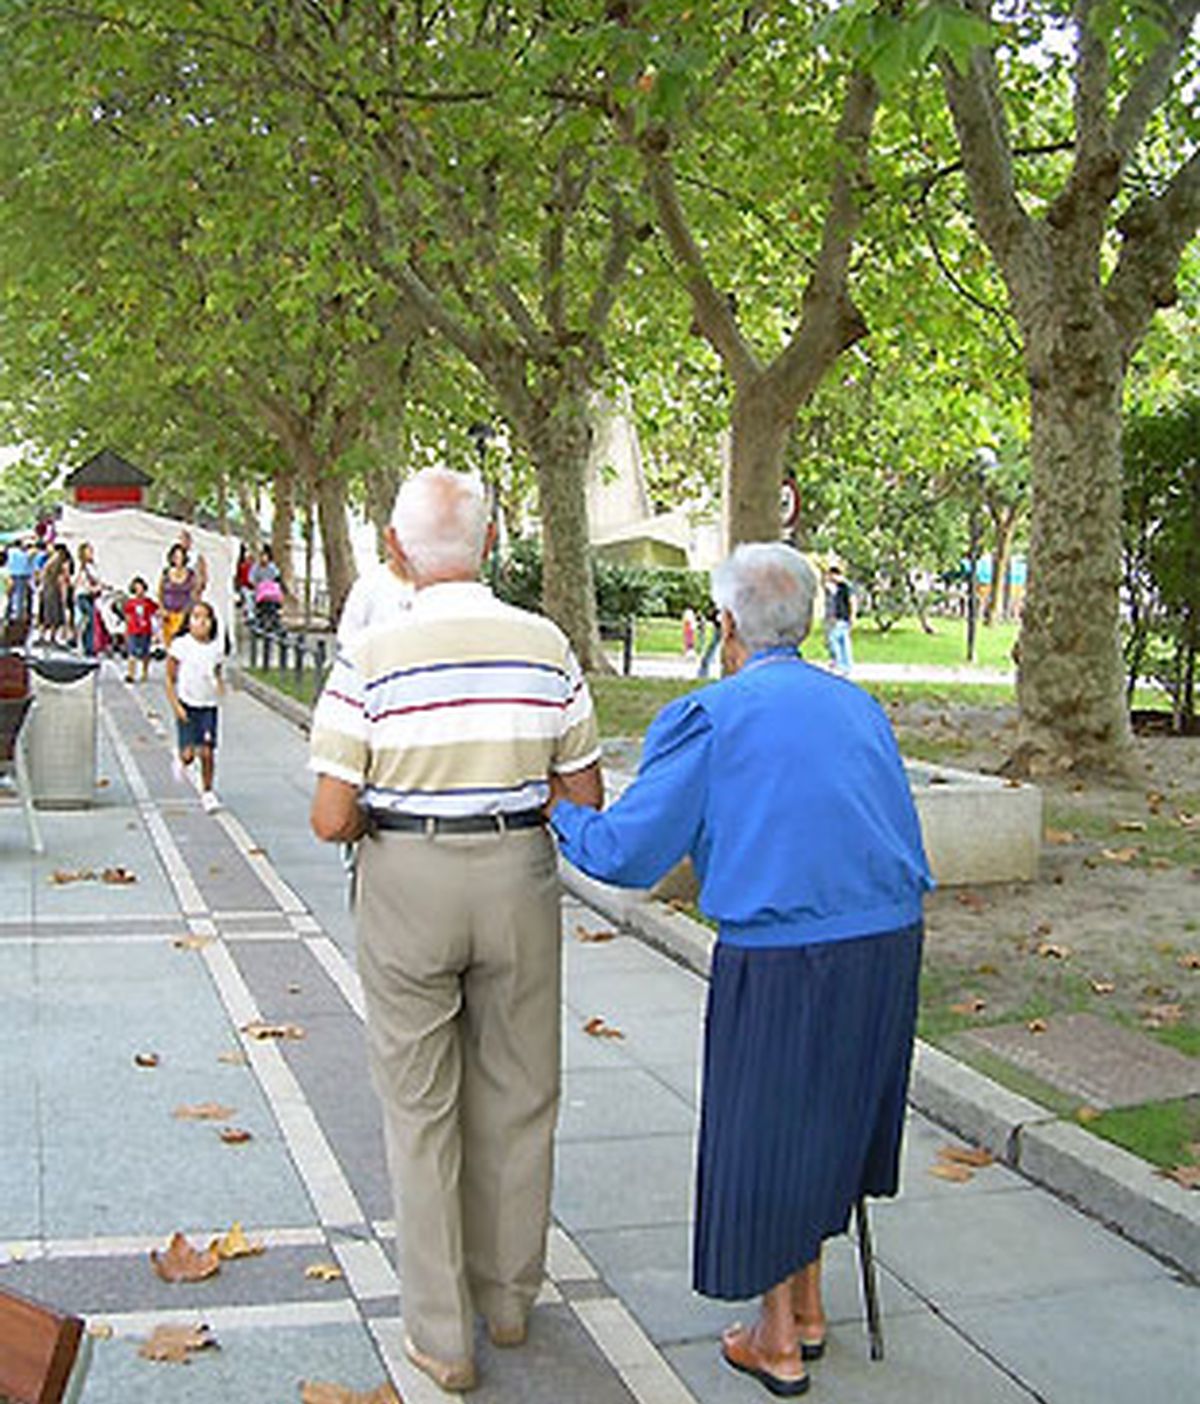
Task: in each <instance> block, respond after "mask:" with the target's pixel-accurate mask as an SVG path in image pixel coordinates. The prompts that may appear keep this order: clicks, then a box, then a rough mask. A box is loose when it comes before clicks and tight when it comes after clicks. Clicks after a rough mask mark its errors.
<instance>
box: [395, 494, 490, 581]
mask: <svg viewBox="0 0 1200 1404" xmlns="http://www.w3.org/2000/svg"><path fill="white" fill-rule="evenodd" d="M392 527H393V529H394V530H395V533H396V537H397V539H398V540H399V542H400V545H401V547H402V548H403V550H404V554H405V555H406V556H407V557H408V559H409V562H410V563H411V565H412V568H413V571H414V572H415V574H416V575H417V576H418V578H421V579H429V578H443V577H448V576H462V577H470V576H473V575H475V574H476V572H477V571H478V570H479V565H480V562H481V561H482V560H483V546H484V538H485V536H486V535H487V500H486V498H485V496H484V491H483V483H482V482H481V481H480V479H479V477H478V475H477V474H475V473H456V472H454V471H453V470H451V469H449V468H422V469H421V471H420V472H419V473H415V474H414V475H413V476H412V477H411V478H408V479H407V480H406V481H405V482H403V483H402V484H401V485H400V491H399V492H398V493H397V494H396V504H395V506H394V507H393V508H392Z"/></svg>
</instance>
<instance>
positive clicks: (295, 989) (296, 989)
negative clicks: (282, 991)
mask: <svg viewBox="0 0 1200 1404" xmlns="http://www.w3.org/2000/svg"><path fill="white" fill-rule="evenodd" d="M287 992H288V994H303V993H304V990H303V988H302V987H301V986H300V985H297V984H296V982H295V981H294V980H293V981H292V983H291V984H290V985H288V987H287Z"/></svg>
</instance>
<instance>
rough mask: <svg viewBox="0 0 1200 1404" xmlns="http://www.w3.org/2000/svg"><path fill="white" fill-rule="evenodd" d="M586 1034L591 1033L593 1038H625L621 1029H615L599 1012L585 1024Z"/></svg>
mask: <svg viewBox="0 0 1200 1404" xmlns="http://www.w3.org/2000/svg"><path fill="white" fill-rule="evenodd" d="M583 1031H584V1033H585V1034H591V1036H592V1037H593V1038H624V1037H625V1035H624V1034H623V1033H622V1032H621V1030H620V1029H615V1028H613V1026H612V1025H611V1024H606V1023H605V1022H604V1020H603V1018H601V1016H600V1015H599V1014H593V1015H592V1017H591V1018H590V1019H589V1020H588V1021H587V1023H586V1024H584V1026H583Z"/></svg>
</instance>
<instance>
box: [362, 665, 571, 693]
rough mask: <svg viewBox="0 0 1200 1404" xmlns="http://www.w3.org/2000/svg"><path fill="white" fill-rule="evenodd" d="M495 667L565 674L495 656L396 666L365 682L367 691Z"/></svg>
mask: <svg viewBox="0 0 1200 1404" xmlns="http://www.w3.org/2000/svg"><path fill="white" fill-rule="evenodd" d="M496 668H517V669H526V670H528V671H530V672H539V673H551V674H553V675H555V676H557V677H560V678H565V677H566V676H567V674H566V671H565V670H564V669H562V668H560V667H558V666H557V665H556V664H553V663H533V662H530V660H529V659H527V658H495V659H486V660H481V661H476V662H460V663H422V664H418V665H417V666H416V667H412V668H396V669H394V670H393V671H392V672H390V673H383V674H381V675H380V676H379V677H377V678H372V679H371V680H370V681H369V682H368V683H367V691H368V692H370V690H371V689H372V688H375V687H383V686H384V684H385V683H389V682H394V681H395V680H396V679H397V678H415V677H420V676H421V675H422V674H423V673H451V672H469V671H482V670H489V671H490V670H493V669H496Z"/></svg>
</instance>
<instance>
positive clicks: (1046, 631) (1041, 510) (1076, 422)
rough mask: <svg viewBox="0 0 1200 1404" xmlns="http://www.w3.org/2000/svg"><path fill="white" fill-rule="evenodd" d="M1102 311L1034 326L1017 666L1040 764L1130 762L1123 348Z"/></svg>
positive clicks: (1030, 746) (1030, 762) (1026, 754)
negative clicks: (1092, 319)
mask: <svg viewBox="0 0 1200 1404" xmlns="http://www.w3.org/2000/svg"><path fill="white" fill-rule="evenodd" d="M1103 326H1104V324H1103V322H1102V321H1098V322H1097V323H1094V324H1093V327H1092V328H1091V329H1089V330H1090V335H1083V334H1080V333H1079V332H1076V333H1075V334H1074V335H1070V334H1068V333H1067V332H1066V331H1065V329H1064V328H1063V326H1062V324H1061V322H1059V321H1057V320H1056V321H1055V322H1054V324H1053V325H1052V326H1049V327H1046V328H1040V329H1038V330H1037V331H1036V332H1031V333H1030V334H1029V335H1028V338H1027V342H1026V347H1027V357H1026V359H1027V365H1028V366H1029V382H1030V394H1031V427H1032V439H1031V451H1032V461H1033V478H1032V484H1031V486H1032V507H1031V524H1030V544H1029V587H1028V594H1027V597H1026V602H1025V612H1024V616H1023V620H1022V628H1021V637H1020V644H1019V648H1018V652H1019V660H1018V670H1017V698H1018V702H1019V704H1020V750H1019V753H1018V760H1019V762H1020V763H1022V764H1025V765H1027V766H1028V768H1029V769H1031V770H1034V771H1054V770H1063V769H1070V768H1072V767H1082V768H1097V769H1118V768H1123V767H1125V766H1127V765H1128V762H1129V757H1130V754H1131V750H1130V748H1131V740H1132V738H1131V732H1130V727H1129V718H1128V715H1127V713H1126V710H1125V703H1124V687H1123V682H1124V677H1123V667H1122V661H1121V653H1120V644H1119V639H1120V630H1119V623H1120V612H1119V605H1120V599H1119V595H1120V591H1119V586H1120V580H1121V448H1120V435H1121V391H1122V382H1123V373H1122V367H1121V364H1120V353H1119V350H1118V348H1116V347H1115V346H1113V345H1112V339H1111V338H1108V339H1107V341H1106V338H1105V335H1104V330H1103Z"/></svg>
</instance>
